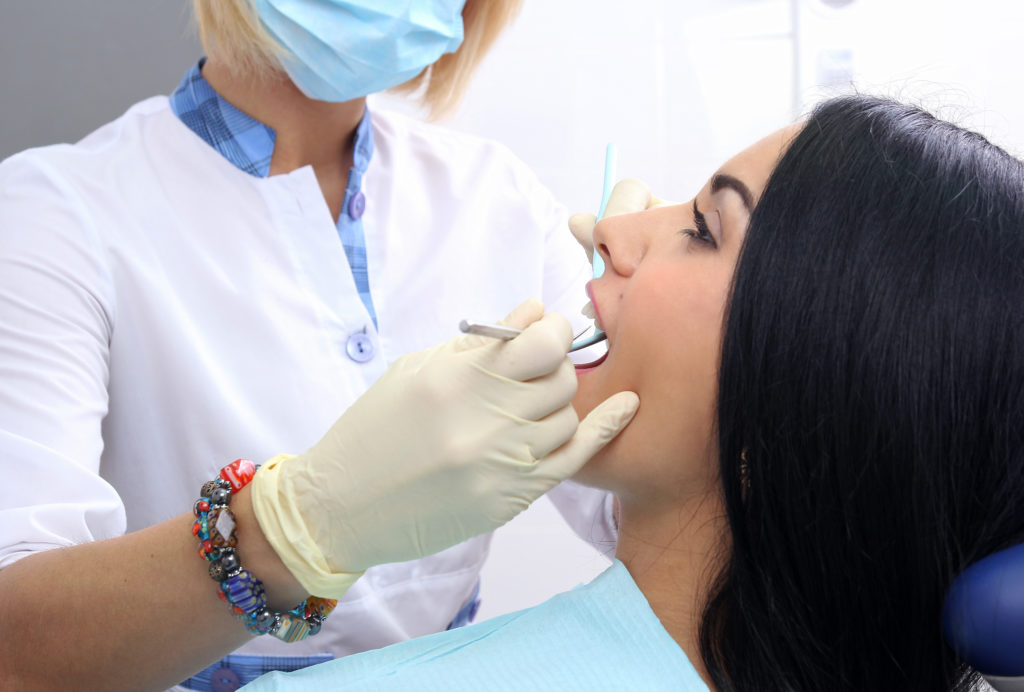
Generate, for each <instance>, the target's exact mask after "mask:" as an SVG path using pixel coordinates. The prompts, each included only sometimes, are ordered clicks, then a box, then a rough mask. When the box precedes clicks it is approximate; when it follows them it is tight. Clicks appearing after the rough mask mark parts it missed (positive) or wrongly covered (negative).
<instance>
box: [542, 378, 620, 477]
mask: <svg viewBox="0 0 1024 692" xmlns="http://www.w3.org/2000/svg"><path fill="white" fill-rule="evenodd" d="M639 406H640V397H638V396H637V395H636V394H635V393H633V392H619V393H618V394H613V395H612V396H610V397H608V398H607V399H605V400H604V401H602V402H601V403H600V404H598V406H597V407H595V408H594V410H593V411H591V412H590V413H589V414H587V417H586V418H584V419H583V420H582V421H580V424H579V427H578V428H576V434H575V435H573V436H572V439H571V440H569V441H568V442H567V443H565V445H563V446H562V447H560V448H559V449H557V450H555V451H554V452H552V453H551V454H549V455H548V456H546V457H545V458H543V459H541V460H540V461H538V462H537V470H536V472H537V473H538V474H542V475H545V476H547V477H549V478H550V479H551V481H552V486H554V485H555V484H556V483H558V482H559V481H562V480H564V479H566V478H569V477H570V476H572V475H573V474H574V473H576V472H577V471H579V470H580V469H581V468H582V467H583V465H584V464H586V463H587V462H588V461H590V458H591V457H593V456H594V455H595V454H597V453H598V452H599V451H601V448H603V447H604V446H605V445H606V444H608V443H609V442H611V441H612V440H613V439H615V436H616V435H618V434H619V433H620V432H622V429H623V428H625V427H626V426H627V425H628V424H629V421H631V420H633V415H634V414H635V413H636V411H637V409H638V408H639Z"/></svg>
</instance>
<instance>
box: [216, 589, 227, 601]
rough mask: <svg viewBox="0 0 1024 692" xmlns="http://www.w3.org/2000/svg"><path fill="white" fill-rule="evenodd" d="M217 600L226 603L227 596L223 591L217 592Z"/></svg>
mask: <svg viewBox="0 0 1024 692" xmlns="http://www.w3.org/2000/svg"><path fill="white" fill-rule="evenodd" d="M217 598H219V599H220V600H222V601H224V602H225V603H227V602H228V596H227V594H226V593H224V592H223V591H218V592H217Z"/></svg>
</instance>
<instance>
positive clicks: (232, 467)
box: [220, 459, 256, 492]
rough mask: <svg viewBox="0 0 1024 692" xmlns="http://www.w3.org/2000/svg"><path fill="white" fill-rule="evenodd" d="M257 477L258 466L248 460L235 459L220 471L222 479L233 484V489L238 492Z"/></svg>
mask: <svg viewBox="0 0 1024 692" xmlns="http://www.w3.org/2000/svg"><path fill="white" fill-rule="evenodd" d="M255 475H256V464H254V463H252V462H251V461H249V460H248V459H235V460H234V461H232V462H231V463H230V464H228V465H227V466H225V467H224V468H222V469H221V470H220V477H221V478H223V479H224V480H226V481H227V482H228V483H230V484H231V489H232V490H233V491H235V492H238V491H239V490H241V489H242V488H244V487H245V486H246V485H248V484H249V481H251V480H252V477H253V476H255Z"/></svg>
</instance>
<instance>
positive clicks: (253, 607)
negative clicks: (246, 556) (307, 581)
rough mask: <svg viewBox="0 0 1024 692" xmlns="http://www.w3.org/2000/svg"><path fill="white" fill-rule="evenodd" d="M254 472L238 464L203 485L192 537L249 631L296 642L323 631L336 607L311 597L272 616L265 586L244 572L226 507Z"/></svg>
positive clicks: (253, 468) (251, 466)
mask: <svg viewBox="0 0 1024 692" xmlns="http://www.w3.org/2000/svg"><path fill="white" fill-rule="evenodd" d="M256 469H257V466H256V464H254V463H253V462H251V461H249V460H248V459H236V460H235V461H233V462H231V463H230V464H228V465H227V466H225V467H224V468H222V469H221V470H220V474H219V475H218V477H217V478H214V479H213V480H212V481H207V482H206V483H204V484H203V487H202V488H201V489H200V490H199V499H198V500H196V502H195V504H194V505H193V506H192V513H193V514H195V516H196V520H195V522H193V524H192V535H193V536H195V537H196V538H198V539H199V555H200V556H201V557H202V558H204V559H205V560H207V561H208V562H209V563H210V577H212V578H213V580H214V581H216V582H218V583H219V584H220V590H219V591H218V592H217V595H218V596H220V599H221V600H222V601H225V602H226V603H228V605H230V606H231V610H232V612H233V613H234V614H235V616H236V617H238V618H239V619H241V620H242V622H244V623H245V627H246V629H248V630H249V631H250V632H252V633H253V634H271V635H273V636H275V637H277V638H278V639H280V640H282V641H285V642H295V641H299V640H302V639H305V638H306V637H311V636H313V635H314V634H316V633H317V632H319V631H320V627H321V626H322V625H323V622H324V620H326V619H327V616H328V615H329V614H330V612H331V611H332V610H334V606H336V605H337V604H338V602H337V601H336V600H333V599H329V598H318V597H316V596H311V597H310V598H307V599H306V600H305V601H303V602H302V603H300V604H299V605H298V606H296V607H295V608H292V609H291V610H289V611H283V612H274V611H273V610H271V609H270V608H269V607H267V599H266V596H265V594H264V591H263V583H262V582H261V581H260V580H259V579H257V578H256V577H254V576H253V575H252V573H251V572H249V571H248V570H245V569H242V565H241V563H240V561H239V559H238V553H237V552H236V550H235V548H236V547H237V545H238V537H237V536H236V535H235V534H236V532H235V515H234V513H232V511H231V510H230V509H229V508H228V503H230V502H231V496H232V494H233V493H236V492H238V491H239V490H241V489H242V488H244V487H245V486H246V485H247V484H248V483H249V481H251V480H252V478H253V476H254V475H256Z"/></svg>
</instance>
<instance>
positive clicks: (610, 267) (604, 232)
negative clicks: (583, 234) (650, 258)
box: [594, 212, 648, 277]
mask: <svg viewBox="0 0 1024 692" xmlns="http://www.w3.org/2000/svg"><path fill="white" fill-rule="evenodd" d="M646 213H647V212H637V213H634V214H621V215H619V216H609V217H606V218H604V219H602V220H601V221H599V222H598V223H597V225H596V226H594V252H598V253H600V254H601V259H603V260H604V263H605V271H614V272H615V273H616V274H618V275H620V276H627V277H628V276H631V275H632V274H633V272H634V271H636V268H637V267H638V266H639V265H640V262H641V261H643V258H644V255H645V254H646V252H647V246H648V242H647V241H648V233H647V229H646V225H647V224H645V223H644V215H645V214H646Z"/></svg>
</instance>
